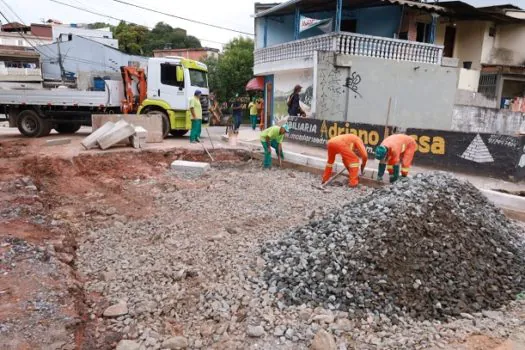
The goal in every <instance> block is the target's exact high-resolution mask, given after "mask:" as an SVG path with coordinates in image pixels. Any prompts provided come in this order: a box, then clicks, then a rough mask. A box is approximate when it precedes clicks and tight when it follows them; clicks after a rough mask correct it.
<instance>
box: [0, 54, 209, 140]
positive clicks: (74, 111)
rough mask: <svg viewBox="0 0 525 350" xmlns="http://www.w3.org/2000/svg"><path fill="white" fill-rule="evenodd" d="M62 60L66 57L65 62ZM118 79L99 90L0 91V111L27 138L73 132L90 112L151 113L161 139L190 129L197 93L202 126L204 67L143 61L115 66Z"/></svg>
mask: <svg viewBox="0 0 525 350" xmlns="http://www.w3.org/2000/svg"><path fill="white" fill-rule="evenodd" d="M66 59H67V58H66ZM121 75H122V80H114V79H113V80H112V79H107V80H104V81H103V84H104V88H103V90H102V91H87V90H84V91H81V90H78V89H75V88H71V87H67V86H65V85H64V86H58V87H56V88H44V86H43V85H42V87H41V88H34V87H32V88H16V89H13V88H10V89H0V112H2V111H3V112H4V113H5V115H6V117H7V119H8V121H9V126H10V127H17V128H18V130H19V131H20V133H22V134H23V135H25V136H28V137H42V136H46V135H49V133H50V132H51V130H53V129H54V130H56V131H57V132H58V133H74V132H76V131H78V130H79V129H80V127H81V126H82V125H87V126H90V125H91V116H92V115H93V114H106V113H107V114H112V113H117V114H118V113H121V114H127V113H138V114H150V113H156V114H160V115H161V116H162V120H163V133H164V137H166V136H167V135H168V134H170V133H171V134H172V135H174V136H182V135H184V134H186V133H187V132H188V130H189V129H190V128H191V117H190V113H189V100H190V98H191V97H192V96H193V95H194V93H195V91H196V90H200V91H201V92H202V95H201V104H202V111H203V123H207V122H208V121H209V116H210V113H209V98H208V96H209V89H208V69H207V67H206V65H205V64H204V63H202V62H198V61H195V60H191V59H186V58H183V57H176V56H170V57H163V58H149V59H148V61H147V68H146V69H144V68H139V67H135V66H122V67H121Z"/></svg>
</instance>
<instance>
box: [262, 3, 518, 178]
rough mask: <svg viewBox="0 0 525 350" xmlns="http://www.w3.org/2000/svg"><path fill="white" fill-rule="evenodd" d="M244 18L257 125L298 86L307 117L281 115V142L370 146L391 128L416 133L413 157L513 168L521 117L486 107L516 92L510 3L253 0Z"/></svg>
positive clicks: (506, 171)
mask: <svg viewBox="0 0 525 350" xmlns="http://www.w3.org/2000/svg"><path fill="white" fill-rule="evenodd" d="M254 18H255V20H254V26H255V52H254V74H255V75H256V76H258V77H259V80H261V79H262V78H263V79H264V85H263V90H264V97H265V121H266V123H267V125H268V124H272V123H276V122H279V121H280V119H281V118H287V117H288V113H287V110H288V108H287V107H288V106H287V103H286V101H287V98H288V97H289V96H290V94H291V93H292V90H293V88H294V86H295V85H297V84H299V85H301V86H302V87H303V90H302V93H301V95H300V97H301V106H302V108H303V110H304V111H305V112H306V115H307V117H306V118H300V117H289V118H287V119H288V121H289V122H290V127H291V132H290V135H289V139H290V140H296V141H301V142H307V143H309V144H312V145H319V146H323V145H324V144H326V142H327V140H328V139H330V138H332V137H334V136H336V135H339V134H344V133H354V134H357V135H359V136H360V137H361V138H362V139H363V141H364V143H365V144H366V146H367V149H368V151H369V152H370V153H372V152H373V151H374V148H375V147H377V146H378V145H379V144H380V143H381V140H382V139H383V138H384V137H385V136H386V135H388V133H390V132H392V129H393V130H394V131H396V130H397V131H398V132H405V133H407V134H408V135H411V136H412V137H413V138H414V139H415V140H416V142H417V145H418V148H417V152H416V161H417V162H418V163H420V164H421V163H429V164H432V165H433V166H438V167H441V168H449V169H462V170H466V171H475V172H482V173H486V174H489V173H491V174H496V175H497V176H501V177H505V178H506V177H508V176H511V177H512V178H523V177H524V176H525V167H524V166H523V165H522V162H520V161H519V159H521V158H520V157H521V155H522V154H523V152H525V151H524V150H525V136H519V132H520V131H519V130H520V126H522V125H525V118H524V115H523V114H522V113H513V112H511V111H502V110H500V109H495V107H499V105H500V101H502V100H503V101H506V99H508V98H512V101H513V102H512V106H513V107H515V108H517V107H518V106H516V105H519V103H517V102H515V101H519V97H520V96H523V92H524V90H525V89H524V87H525V84H523V80H522V78H521V74H523V73H522V72H523V71H524V70H525V59H524V58H525V56H524V51H525V41H524V40H525V31H524V30H523V28H524V23H525V22H524V21H523V19H524V18H525V16H524V15H523V12H522V11H521V9H519V8H517V7H515V6H510V5H507V6H491V7H482V8H474V7H472V6H471V5H468V4H466V3H463V2H460V1H454V2H436V3H428V2H420V1H411V0H353V1H343V0H289V1H286V2H283V3H280V4H256V5H255V14H254ZM478 91H479V92H478ZM504 103H505V102H504ZM507 104H510V103H509V102H507ZM464 105H468V106H464ZM479 106H484V107H479ZM521 106H523V108H524V109H525V103H524V104H522V105H519V107H520V108H521ZM486 107H493V108H492V109H491V108H486ZM502 145H504V146H502Z"/></svg>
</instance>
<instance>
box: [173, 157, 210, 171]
mask: <svg viewBox="0 0 525 350" xmlns="http://www.w3.org/2000/svg"><path fill="white" fill-rule="evenodd" d="M209 168H210V164H209V163H204V162H189V161H186V160H176V161H174V162H173V163H171V169H172V170H175V171H180V172H191V173H198V174H202V173H204V172H205V171H206V170H208V169H209Z"/></svg>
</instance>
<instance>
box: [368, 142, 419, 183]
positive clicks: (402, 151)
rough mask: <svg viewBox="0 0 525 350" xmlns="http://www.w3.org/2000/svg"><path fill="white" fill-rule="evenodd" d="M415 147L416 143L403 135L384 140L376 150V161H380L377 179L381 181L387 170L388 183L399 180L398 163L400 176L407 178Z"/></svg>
mask: <svg viewBox="0 0 525 350" xmlns="http://www.w3.org/2000/svg"><path fill="white" fill-rule="evenodd" d="M416 147H417V145H416V141H414V139H413V138H411V137H410V136H407V135H404V134H396V135H391V136H388V137H387V138H386V139H384V140H383V142H382V143H381V146H379V147H377V149H376V159H378V160H380V162H379V169H378V171H377V179H378V180H382V179H383V175H384V173H385V169H388V173H389V174H390V183H392V182H395V181H396V180H397V179H398V178H399V163H401V175H402V176H403V177H406V176H408V171H409V170H410V166H411V165H412V159H413V158H414V153H415V152H416Z"/></svg>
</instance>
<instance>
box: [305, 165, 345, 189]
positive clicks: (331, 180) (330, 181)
mask: <svg viewBox="0 0 525 350" xmlns="http://www.w3.org/2000/svg"><path fill="white" fill-rule="evenodd" d="M345 170H346V168H343V169H342V170H341V171H340V172H338V173H337V174H335V175H334V176H332V177H331V178H330V179H329V180H328V181H326V182H325V183H324V184H322V185H321V186H316V185H312V186H314V187H315V188H317V189H319V190H323V191H324V190H326V188H325V187H326V186H328V185H330V184H331V183H332V182H333V181H334V180H335V178H336V177H338V176H339V175H341V174H342V173H343V172H344V171H345Z"/></svg>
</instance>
